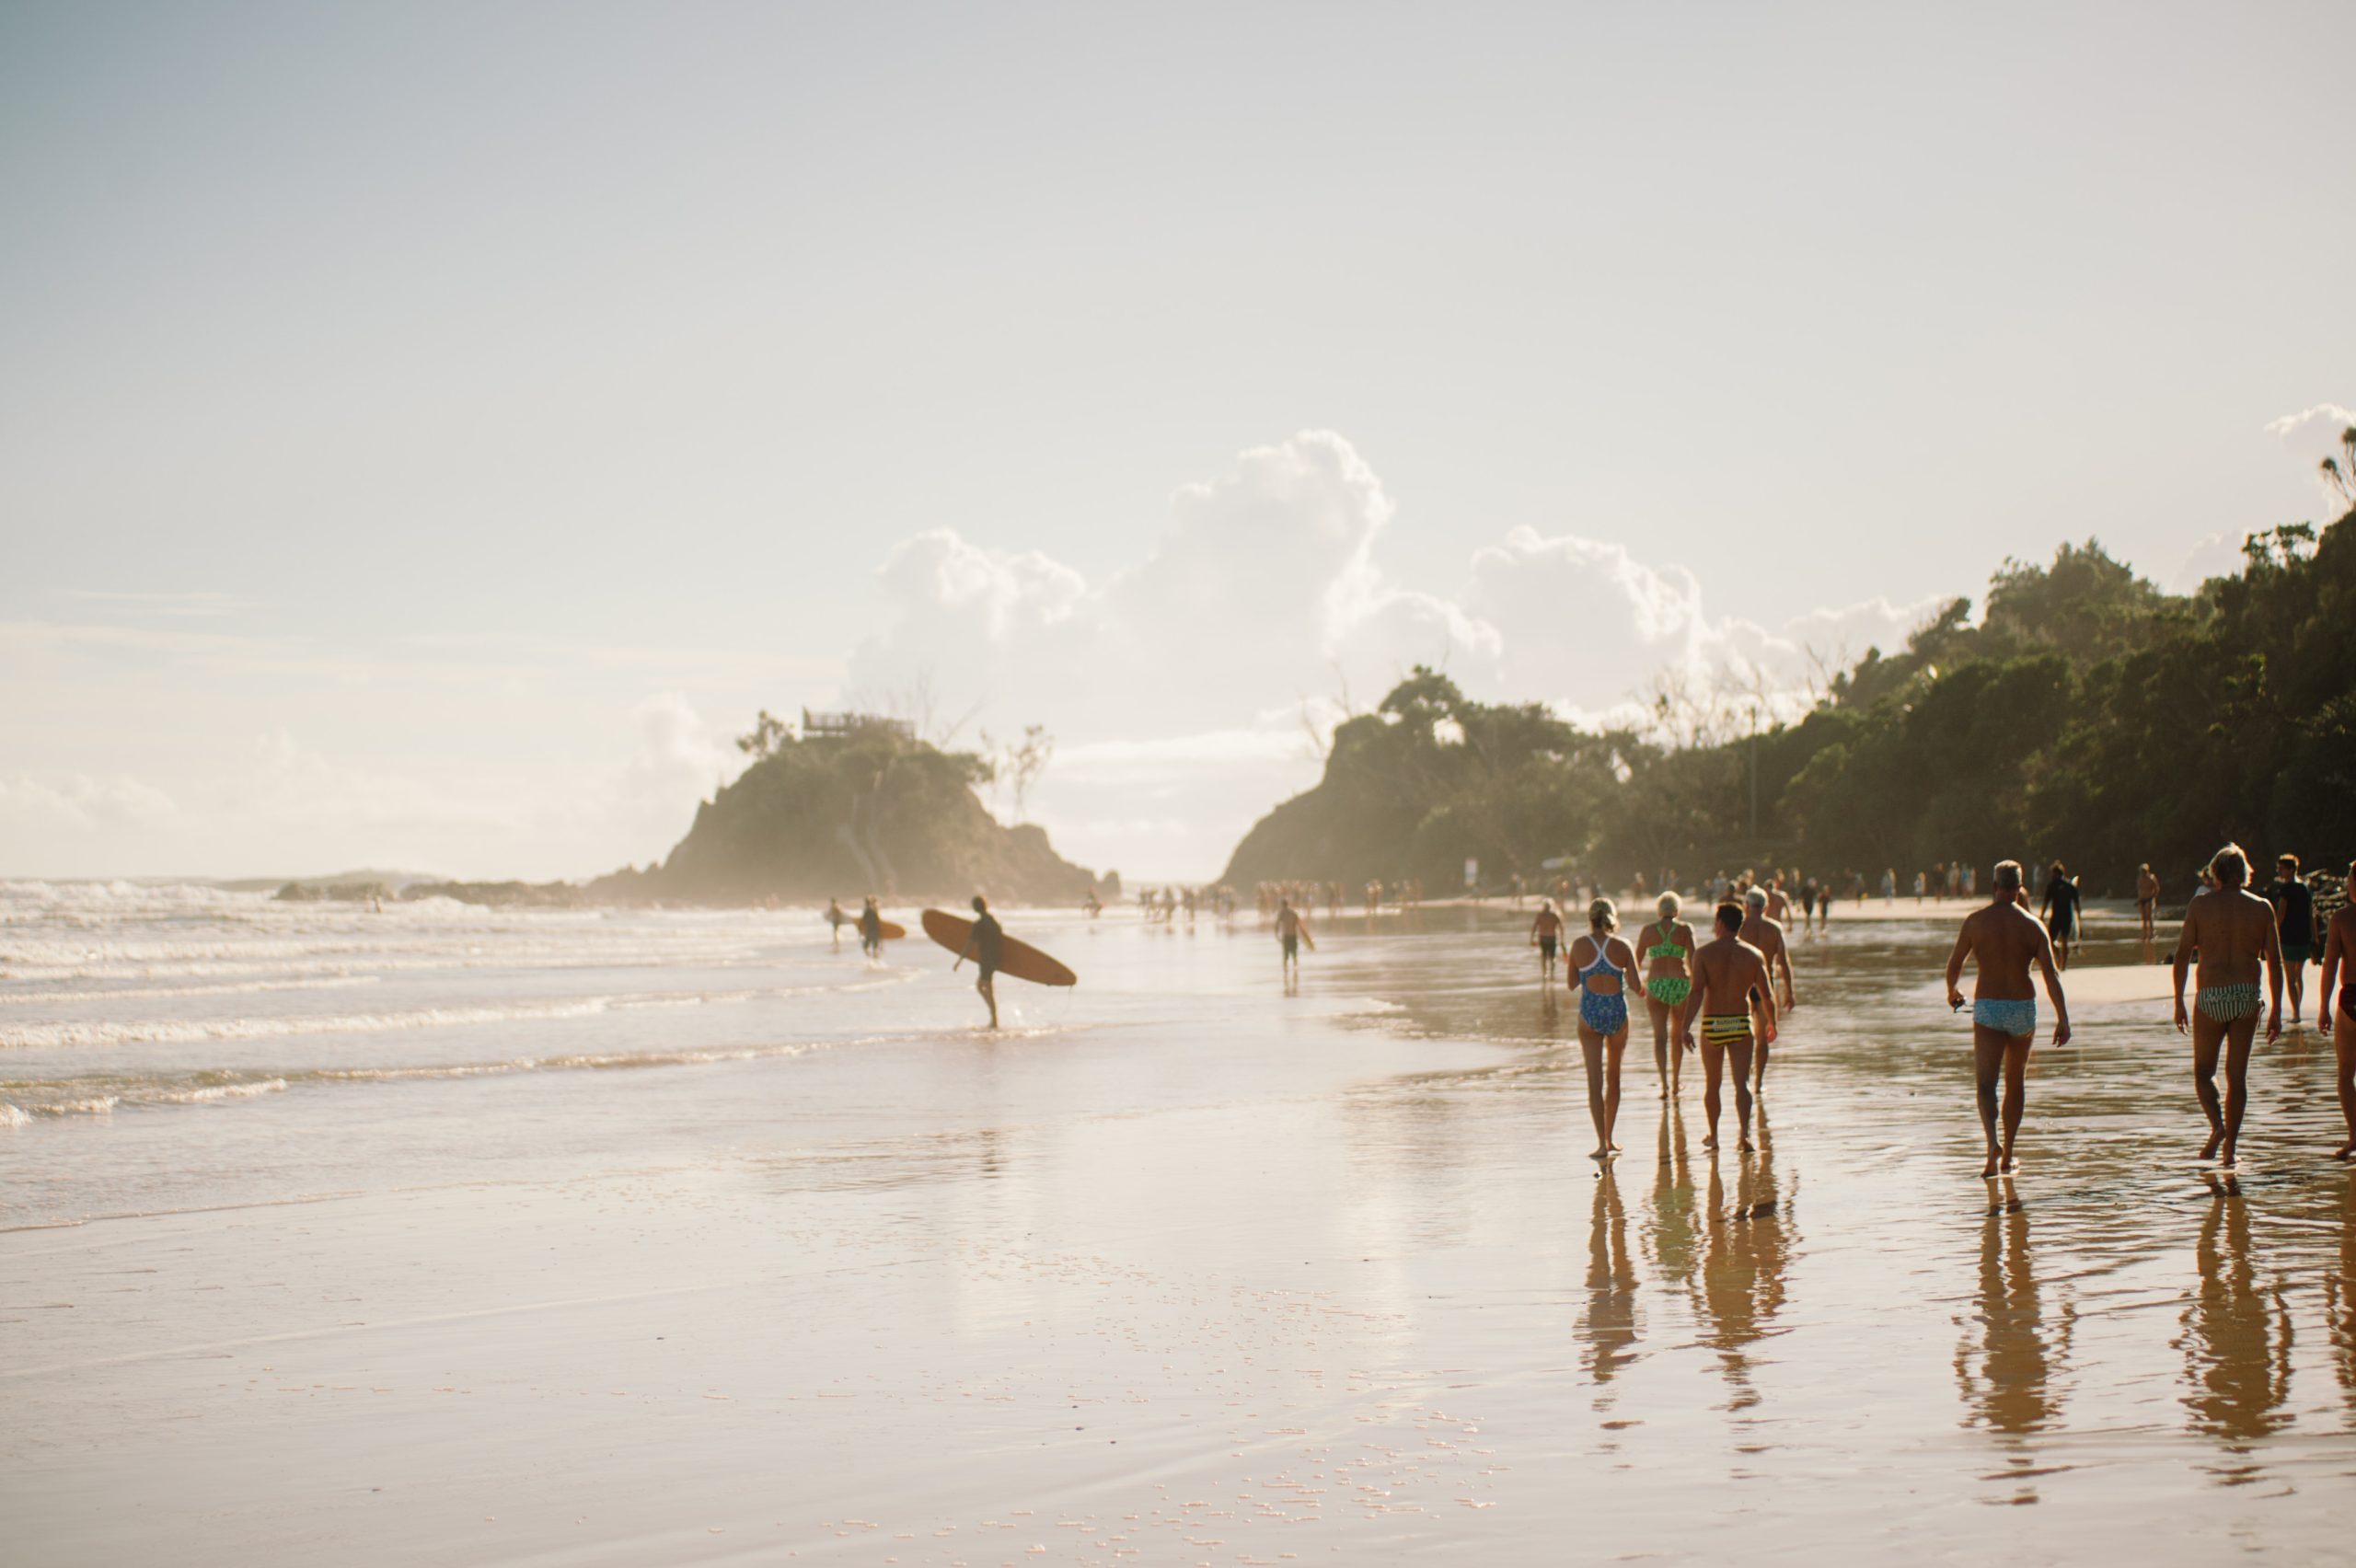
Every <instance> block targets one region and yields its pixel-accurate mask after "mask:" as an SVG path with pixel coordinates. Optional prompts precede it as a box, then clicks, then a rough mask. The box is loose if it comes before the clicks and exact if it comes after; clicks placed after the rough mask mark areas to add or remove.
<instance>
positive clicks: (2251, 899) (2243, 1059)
mask: <svg viewBox="0 0 2356 1568" xmlns="http://www.w3.org/2000/svg"><path fill="white" fill-rule="evenodd" d="M2210 870H2212V872H2213V873H2214V874H2215V878H2216V882H2217V884H2218V885H2216V886H2215V887H2213V888H2211V889H2209V890H2208V891H2206V892H2202V893H2198V894H2194V895H2193V898H2192V902H2191V904H2190V905H2188V906H2187V907H2186V909H2185V912H2184V931H2183V934H2182V935H2181V936H2179V937H2178V938H2177V945H2176V963H2175V965H2174V974H2175V980H2176V1027H2177V1032H2178V1033H2179V1034H2184V1033H2189V1034H2190V1035H2191V1036H2192V1087H2193V1089H2194V1090H2195V1091H2196V1092H2197V1093H2198V1094H2199V1095H2200V1111H2201V1113H2202V1114H2203V1115H2205V1116H2206V1117H2208V1118H2209V1141H2208V1142H2207V1143H2205V1144H2203V1145H2201V1146H2200V1158H2201V1159H2217V1160H2219V1161H2220V1162H2222V1163H2223V1164H2225V1165H2229V1166H2230V1165H2232V1164H2234V1163H2235V1156H2236V1150H2237V1149H2238V1147H2239V1145H2240V1143H2241V1132H2242V1114H2243V1113H2244V1112H2245V1111H2246V1110H2247V1109H2248V1106H2249V1054H2250V1050H2251V1047H2252V1046H2253V1044H2254V1043H2256V1041H2257V1038H2258V1015H2259V1011H2260V1009H2261V1007H2263V1008H2264V1009H2265V1015H2266V1038H2267V1039H2268V1040H2269V1041H2271V1040H2275V1039H2278V1038H2279V1037H2280V1036H2281V1033H2282V942H2281V936H2280V934H2279V933H2278V932H2277V931H2276V929H2275V926H2274V906H2273V905H2270V904H2269V903H2267V902H2266V900H2264V899H2263V898H2260V897H2258V895H2257V894H2253V893H2251V892H2250V891H2249V887H2248V882H2249V862H2248V860H2247V859H2246V857H2244V856H2243V855H2242V852H2241V851H2240V850H2239V849H2237V848H2235V847H2231V846H2228V847H2226V848H2224V849H2222V850H2219V851H2218V853H2217V858H2216V859H2213V860H2212V861H2211V862H2210ZM2261 967H2262V968H2263V969H2264V971H2265V976H2264V979H2265V983H2266V986H2267V990H2266V993H2265V998H2264V999H2263V1000H2262V999H2261V993H2260V990H2259V982H2260V976H2259V970H2260V968H2261ZM2188 970H2193V971H2195V972H2196V985H2195V988H2194V992H2193V1001H2192V1007H2191V1008H2190V1009H2187V1008H2186V1007H2185V1004H2184V980H2185V974H2186V972H2187V971H2188ZM2221 1059H2222V1061H2223V1064H2224V1068H2225V1091H2224V1094H2223V1103H2222V1104H2221V1103H2220V1097H2219V1095H2218V1092H2217V1082H2216V1079H2217V1066H2218V1064H2219V1062H2220V1060H2221Z"/></svg>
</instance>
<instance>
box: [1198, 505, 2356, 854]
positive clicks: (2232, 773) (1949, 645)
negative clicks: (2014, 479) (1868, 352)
mask: <svg viewBox="0 0 2356 1568" xmlns="http://www.w3.org/2000/svg"><path fill="white" fill-rule="evenodd" d="M2244 556H2245V559H2244V563H2243V567H2242V570H2241V571H2240V572H2239V573H2238V574H2236V575H2234V576H2230V577H2220V578H2213V579H2212V580H2211V581H2209V582H2207V583H2205V584H2204V585H2203V586H2202V587H2201V589H2200V592H2198V593H2196V594H2189V595H2181V594H2166V593H2163V592H2162V591H2161V590H2160V589H2158V588H2157V587H2155V586H2154V585H2153V584H2152V583H2151V582H2147V581H2145V580H2143V579H2142V578H2139V577H2137V576H2136V575H2135V574H2134V572H2133V571H2131V570H2130V569H2129V568H2128V567H2126V566H2125V565H2123V564H2121V563H2120V562H2119V561H2117V560H2114V559H2111V557H2110V556H2109V555H2108V554H2107V553H2105V552H2104V550H2103V549H2102V548H2101V547H2100V546H2099V545H2098V544H2096V543H2095V542H2093V541H2091V540H2090V541H2088V542H2087V543H2086V544H2085V545H2084V546H2069V545H2065V546H2063V547H2062V548H2061V549H2060V550H2059V551H2058V552H2056V554H2055V556H2054V558H2053V560H2052V562H2051V563H2050V565H2045V566H2029V565H2024V564H2021V563H2018V562H2009V561H2008V562H2007V563H2006V564H2005V565H2004V568H2003V569H2002V570H2000V571H1998V572H1997V573H1996V575H1995V576H1994V577H1993V578H1992V580H1991V581H1990V582H1989V586H1988V594H1987V601H1986V606H1985V610H1984V613H1983V614H1982V615H1981V617H1980V619H1979V623H1978V624H1977V625H1974V624H1971V602H1970V601H1969V599H1960V598H1959V599H1957V600H1955V601H1954V602H1953V603H1952V604H1950V605H1947V606H1946V610H1945V611H1944V612H1943V613H1942V614H1940V615H1939V616H1937V617H1934V619H1933V620H1932V621H1931V622H1930V623H1929V624H1928V625H1926V626H1924V627H1923V628H1921V629H1920V630H1919V631H1917V632H1916V633H1915V634H1914V635H1913V636H1912V637H1911V639H1910V640H1908V643H1907V646H1906V648H1905V649H1904V651H1901V652H1899V653H1897V654H1895V655H1888V656H1885V655H1884V654H1883V653H1882V652H1881V651H1879V650H1874V651H1869V652H1868V653H1867V654H1866V656H1865V658H1864V659H1863V660H1862V661H1860V662H1859V663H1857V664H1856V665H1855V666H1854V668H1852V669H1849V670H1847V671H1844V672H1842V673H1841V674H1838V675H1837V676H1836V677H1835V678H1834V679H1833V680H1832V681H1831V685H1830V687H1829V689H1828V690H1826V692H1825V693H1824V694H1823V696H1822V698H1821V699H1820V700H1819V701H1818V703H1817V704H1816V705H1815V707H1814V708H1813V709H1811V710H1810V711H1809V712H1808V713H1807V715H1806V716H1805V717H1804V718H1802V719H1800V720H1799V721H1797V722H1796V723H1774V724H1770V725H1768V726H1767V727H1766V728H1764V729H1763V730H1761V732H1759V733H1758V734H1757V735H1756V736H1755V737H1752V736H1750V735H1743V736H1740V737H1738V738H1734V739H1719V740H1714V741H1709V742H1703V743H1699V744H1683V745H1672V744H1663V743H1661V742H1660V741H1658V740H1657V739H1652V738H1647V737H1646V736H1645V735H1640V734H1638V733H1636V732H1633V731H1617V732H1605V733H1600V734H1598V733H1590V732H1582V731H1579V730H1576V729H1575V728H1573V727H1572V726H1570V725H1568V724H1566V723H1565V722H1563V721H1561V720H1559V719H1556V718H1554V717H1553V715H1552V714H1550V713H1549V712H1548V711H1547V710H1546V709H1543V708H1542V707H1541V706H1539V705H1536V704H1524V705H1498V704H1487V703H1479V702H1474V701H1472V700H1470V699H1468V698H1465V697H1464V695H1463V694H1462V693H1461V691H1459V690H1458V689H1457V687H1456V686H1455V685H1454V683H1452V682H1451V681H1449V679H1447V677H1445V676H1444V675H1440V674H1434V673H1433V672H1431V671H1429V670H1426V669H1421V668H1419V669H1417V670H1416V671H1415V674H1413V675H1412V676H1411V677H1409V678H1408V679H1407V680H1405V681H1403V682H1402V683H1401V684H1400V685H1399V686H1398V687H1397V688H1396V689H1394V690H1393V691H1392V692H1391V693H1390V695H1388V696H1387V697H1385V698H1383V700H1382V702H1381V704H1380V706H1379V707H1378V708H1377V709H1375V711H1374V712H1372V713H1369V714H1363V715H1360V716H1358V717H1356V718H1353V719H1351V720H1349V721H1345V723H1343V724H1342V725H1341V726H1340V727H1339V728H1338V729H1336V730H1335V732H1334V740H1333V747H1332V750H1331V752H1330V754H1329V755H1328V757H1327V760H1326V767H1325V774H1324V777H1323V778H1322V779H1321V780H1320V782H1319V783H1318V784H1317V785H1316V787H1315V788H1313V789H1311V790H1309V791H1307V792H1306V793H1304V794H1302V795H1299V796H1297V797H1296V798H1294V799H1293V800H1290V801H1286V802H1285V803H1284V804H1282V805H1280V806H1278V807H1277V808H1276V810H1275V811H1274V812H1271V813H1269V814H1268V815H1267V816H1266V817H1265V818H1264V819H1262V821H1261V822H1260V823H1259V824H1257V825H1256V826H1255V827H1253V830H1252V832H1251V833H1250V834H1249V835H1247V836H1245V838H1244V839H1243V841H1242V844H1241V845H1239V846H1238V847H1237V849H1236V851H1235V854H1234V857H1233V859H1231V860H1230V864H1229V866H1228V869H1227V872H1226V880H1227V881H1228V882H1233V883H1236V884H1238V885H1242V884H1245V883H1249V882H1258V881H1264V880H1275V879H1280V878H1288V877H1300V878H1323V879H1338V880H1341V881H1344V882H1350V883H1352V884H1353V885H1355V884H1357V883H1358V882H1364V881H1367V880H1369V879H1372V878H1378V877H1379V878H1382V879H1384V880H1392V879H1396V878H1402V877H1419V878H1421V879H1423V880H1424V881H1425V882H1426V883H1427V885H1429V886H1430V887H1432V888H1434V889H1438V888H1441V887H1449V886H1454V885H1457V884H1458V883H1459V882H1461V868H1462V865H1463V862H1464V861H1465V860H1466V859H1468V858H1469V859H1478V860H1479V861H1480V862H1481V865H1482V868H1483V872H1484V881H1486V882H1490V883H1492V884H1494V883H1496V882H1502V881H1503V880H1504V879H1505V878H1506V877H1507V876H1508V875H1513V874H1519V875H1521V876H1523V877H1525V878H1528V879H1530V880H1531V881H1532V882H1536V881H1539V880H1542V879H1543V878H1545V877H1546V876H1548V875H1549V873H1547V872H1545V871H1544V870H1542V864H1543V862H1545V861H1547V860H1549V859H1568V860H1570V861H1571V862H1573V863H1574V864H1576V866H1577V867H1579V868H1580V869H1581V870H1586V871H1589V872H1593V873H1595V874H1599V875H1600V876H1602V877H1604V878H1606V879H1611V880H1624V879H1628V878H1631V877H1633V876H1634V873H1636V872H1638V871H1640V870H1641V871H1643V872H1644V873H1645V874H1646V876H1648V877H1651V876H1657V874H1658V873H1659V871H1660V870H1662V869H1663V868H1666V867H1676V868H1678V869H1680V870H1681V871H1682V872H1683V873H1684V880H1686V881H1688V882H1691V881H1692V880H1694V879H1695V878H1698V877H1699V876H1702V875H1705V874H1707V873H1709V872H1711V871H1713V870H1720V869H1725V870H1739V869H1741V868H1743V867H1745V866H1756V867H1761V868H1764V867H1767V866H1771V865H1786V866H1789V865H1796V866H1799V867H1801V868H1802V869H1804V870H1807V871H1810V872H1814V873H1816V874H1819V875H1838V874H1840V873H1842V872H1844V871H1846V870H1858V871H1860V872H1863V873H1865V874H1866V875H1867V876H1868V877H1873V878H1877V877H1878V874H1879V872H1880V871H1881V870H1883V869H1884V868H1894V869H1896V870H1899V871H1900V873H1901V875H1906V876H1911V872H1912V871H1913V870H1921V869H1925V868H1928V867H1930V866H1932V865H1933V864H1934V863H1936V862H1939V861H1952V860H1956V859H1961V860H1963V861H1965V862H1966V863H1967V864H1976V865H1979V866H1981V867H1983V868H1984V867H1986V866H1987V865H1989V864H1990V863H1992V861H1994V860H1996V859H2003V858H2004V857H2007V856H2013V857H2019V858H2022V859H2029V860H2032V861H2049V860H2053V859H2060V860H2063V861H2065V862H2067V863H2068V864H2069V866H2070V867H2071V869H2072V870H2073V871H2075V872H2077V873H2079V874H2080V875H2081V876H2082V878H2083V879H2084V882H2085V886H2086V888H2087V891H2089V892H2090V893H2098V894H2099V893H2108V894H2123V893H2125V892H2127V891H2128V890H2129V889H2131V887H2132V885H2133V881H2134V874H2135V868H2136V866H2137V865H2138V863H2139V862H2142V861H2145V860H2148V861H2150V862H2151V863H2152V864H2153V865H2154V868H2156V869H2158V870H2160V872H2161V875H2162V878H2163V881H2164V882H2165V884H2166V885H2167V886H2168V887H2169V888H2170V890H2171V891H2172V892H2173V891H2176V890H2181V889H2183V888H2185V887H2186V885H2187V883H2188V881H2189V876H2190V874H2191V872H2192V870H2193V869H2194V868H2196V867H2197V866H2198V865H2199V864H2200V863H2201V862H2202V861H2203V860H2204V859H2206V858H2207V856H2208V854H2209V852H2210V851H2211V850H2212V849H2214V848H2215V847H2217V846H2218V845H2219V844H2220V843H2222V842H2223V841H2224V840H2225V839H2227V838H2236V839H2239V840H2240V841H2241V842H2242V843H2244V844H2245V845H2246V847H2248V848H2249V849H2250V850H2251V852H2252V853H2253V854H2254V855H2256V856H2258V857H2259V858H2260V859H2270V858H2271V857H2273V856H2274V855H2275V854H2277V853H2280V852H2281V851H2283V850H2290V851H2293V852H2295V853H2297V854H2299V855H2300V856H2302V857H2303V858H2304V859H2305V860H2306V861H2307V863H2308V864H2309V865H2311V866H2314V865H2329V864H2339V865H2345V864H2346V863H2347V861H2348V860H2349V859H2350V857H2351V856H2352V855H2356V512H2351V513H2349V514H2348V515H2347V516H2343V517H2342V518H2340V519H2339V522H2337V523H2335V524H2332V525H2329V526H2328V527H2327V528H2326V529H2324V530H2323V531H2322V533H2321V535H2320V536H2318V534H2317V532H2316V529H2314V528H2313V527H2312V526H2309V525H2304V524H2299V525H2290V526H2287V527H2282V528H2278V529H2275V530H2273V531H2272V532H2270V533H2268V534H2263V535H2258V536H2252V537H2251V539H2250V540H2249V542H2248V543H2247V544H2246V546H2245V548H2244ZM1670 701H1671V699H1670V698H1666V697H1665V698H1663V699H1662V704H1661V709H1660V711H1659V712H1658V713H1657V715H1656V717H1657V719H1658V720H1659V721H1661V725H1660V726H1657V728H1660V727H1673V724H1674V721H1675V720H1676V719H1677V718H1678V715H1676V714H1675V713H1673V712H1671V711H1670ZM1722 728H1723V726H1721V729H1722ZM1754 812H1755V817H1754Z"/></svg>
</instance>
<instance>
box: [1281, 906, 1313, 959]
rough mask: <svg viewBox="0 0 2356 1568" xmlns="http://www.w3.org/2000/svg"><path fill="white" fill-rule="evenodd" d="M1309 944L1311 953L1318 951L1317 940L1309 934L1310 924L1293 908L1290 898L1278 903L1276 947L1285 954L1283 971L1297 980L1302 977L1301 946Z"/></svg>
mask: <svg viewBox="0 0 2356 1568" xmlns="http://www.w3.org/2000/svg"><path fill="white" fill-rule="evenodd" d="M1302 942H1307V943H1308V944H1309V951H1311V952H1315V951H1317V939H1316V938H1315V937H1312V936H1311V935H1310V934H1309V922H1308V921H1306V920H1304V919H1302V918H1301V917H1300V911H1299V910H1298V909H1295V908H1294V907H1293V906H1292V900H1291V899H1289V898H1284V899H1279V900H1277V901H1276V946H1277V947H1278V948H1279V949H1280V950H1281V951H1283V953H1284V962H1283V970H1284V973H1285V974H1288V975H1290V976H1292V977H1293V978H1295V979H1298V978H1299V975H1300V944H1301V943H1302Z"/></svg>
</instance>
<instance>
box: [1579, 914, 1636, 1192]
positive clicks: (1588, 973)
mask: <svg viewBox="0 0 2356 1568" xmlns="http://www.w3.org/2000/svg"><path fill="white" fill-rule="evenodd" d="M1587 924H1588V935H1586V936H1584V937H1581V938H1580V939H1579V940H1577V941H1576V942H1573V943H1572V944H1571V951H1570V952H1569V954H1568V955H1567V956H1568V959H1569V963H1570V965H1571V966H1572V967H1573V968H1575V969H1576V978H1575V979H1574V980H1573V981H1572V983H1571V984H1572V986H1573V988H1574V989H1576V991H1577V992H1578V994H1579V1049H1580V1051H1581V1052H1583V1053H1584V1054H1585V1055H1586V1056H1587V1108H1588V1113H1589V1114H1590V1115H1592V1116H1593V1117H1594V1118H1595V1152H1594V1153H1593V1154H1592V1155H1590V1156H1588V1158H1589V1159H1600V1160H1608V1159H1611V1157H1612V1156H1613V1155H1614V1154H1617V1153H1618V1152H1619V1151H1620V1146H1619V1145H1618V1144H1615V1143H1613V1142H1612V1141H1611V1129H1612V1125H1613V1124H1614V1123H1616V1122H1618V1121H1619V1119H1620V1057H1621V1054H1622V1053H1623V1052H1624V1051H1626V1050H1627V1048H1628V997H1627V996H1626V994H1625V992H1626V987H1627V983H1628V973H1629V971H1630V970H1633V969H1634V968H1635V967H1636V954H1635V951H1634V950H1633V949H1632V948H1630V947H1629V946H1628V944H1627V943H1626V942H1624V941H1623V940H1620V939H1619V938H1618V937H1615V936H1613V935H1612V934H1611V933H1612V932H1614V931H1616V930H1618V929H1619V928H1620V914H1619V911H1618V910H1616V909H1614V908H1613V907H1612V906H1611V900H1610V899H1608V898H1599V899H1597V900H1596V901H1595V902H1594V903H1593V904H1590V905H1588V911H1587ZM1582 950H1584V951H1585V955H1586V962H1584V963H1582V962H1580V955H1581V951H1582Z"/></svg>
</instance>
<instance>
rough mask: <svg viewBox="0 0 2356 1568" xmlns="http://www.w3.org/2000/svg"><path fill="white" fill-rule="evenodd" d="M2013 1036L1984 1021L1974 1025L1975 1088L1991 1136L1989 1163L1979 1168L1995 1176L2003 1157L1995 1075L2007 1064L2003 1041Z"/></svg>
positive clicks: (1983, 1124)
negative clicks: (1997, 1117) (1997, 1116)
mask: <svg viewBox="0 0 2356 1568" xmlns="http://www.w3.org/2000/svg"><path fill="white" fill-rule="evenodd" d="M2009 1038H2010V1036H2008V1035H2006V1034H2004V1032H2002V1031H2000V1030H1994V1029H1991V1028H1989V1027H1988V1026H1987V1025H1986V1024H1984V1023H1975V1024H1973V1025H1972V1026H1971V1078H1972V1090H1973V1092H1974V1094H1975V1095H1976V1096H1977V1098H1978V1100H1979V1101H1980V1131H1981V1136H1984V1137H1986V1138H1987V1140H1988V1163H1987V1165H1986V1166H1985V1167H1983V1168H1982V1169H1981V1172H1980V1174H1981V1177H1982V1178H1985V1179H1990V1180H1992V1179H1993V1178H1994V1177H1995V1174H1996V1168H1997V1166H1998V1165H1999V1164H2000V1163H2001V1162H2002V1161H2003V1159H2004V1152H2003V1149H2002V1147H2000V1146H1999V1145H1998V1144H1997V1142H1996V1076H1997V1074H1998V1073H1999V1072H2001V1071H2002V1070H2003V1068H2004V1044H2005V1042H2006V1041H2007V1040H2008V1039H2009Z"/></svg>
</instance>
